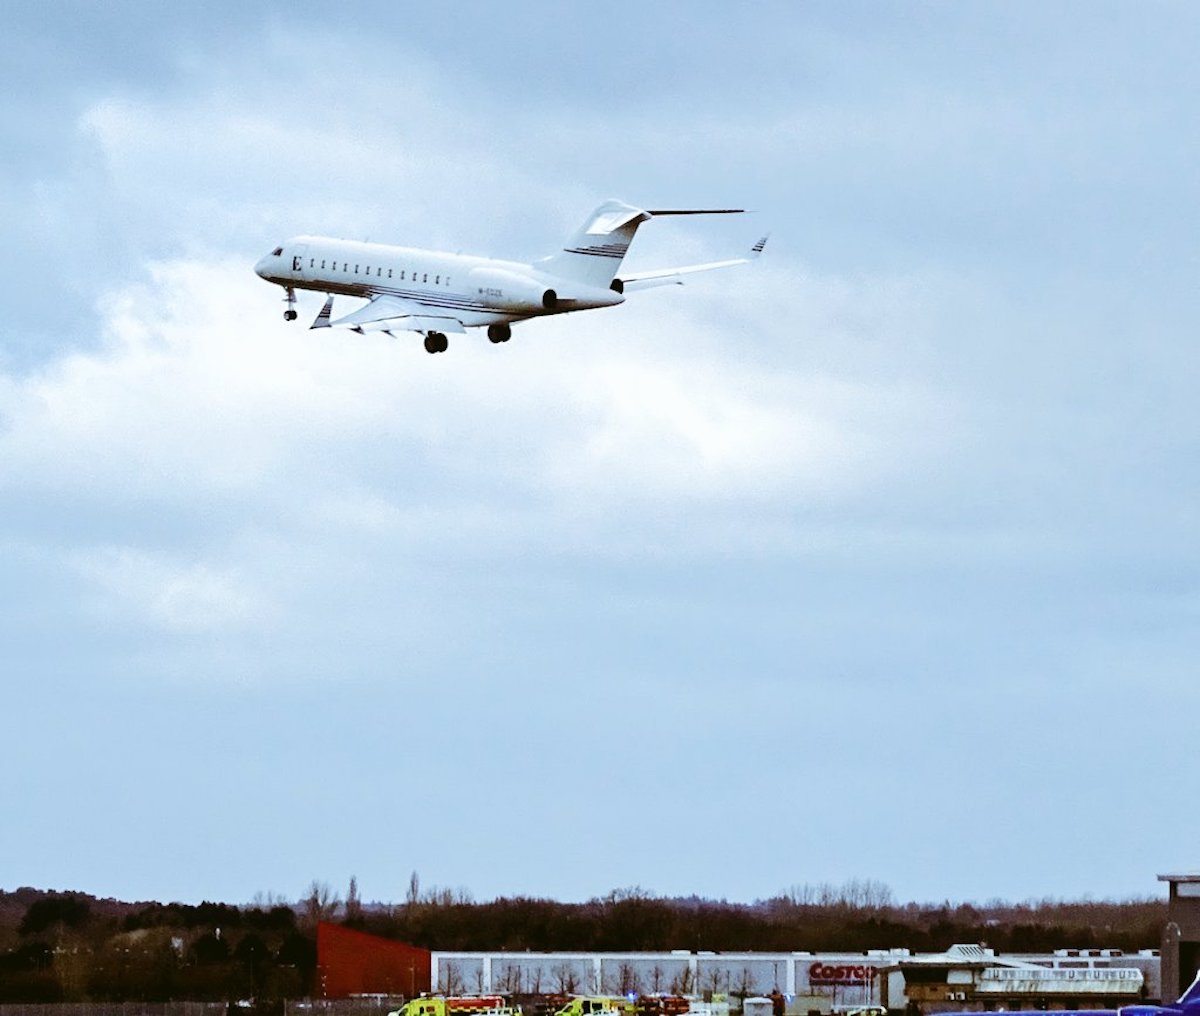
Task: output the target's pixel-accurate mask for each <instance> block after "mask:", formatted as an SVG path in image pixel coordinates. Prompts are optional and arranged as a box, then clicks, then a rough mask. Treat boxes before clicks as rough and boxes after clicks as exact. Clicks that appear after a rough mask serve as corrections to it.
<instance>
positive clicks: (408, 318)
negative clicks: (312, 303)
mask: <svg viewBox="0 0 1200 1016" xmlns="http://www.w3.org/2000/svg"><path fill="white" fill-rule="evenodd" d="M332 312H333V297H332V296H331V297H329V299H327V300H326V301H325V306H324V307H322V308H321V313H320V314H318V315H317V319H316V320H315V321H314V322H313V323H312V326H311V327H312V328H353V329H354V330H355V331H359V332H379V331H383V332H390V331H401V332H465V331H466V329H465V328H464V327H463V323H462V321H460V320H459V319H458V318H457V317H455V316H454V315H453V314H450V313H446V312H441V311H439V310H437V309H436V308H434V307H423V306H421V305H420V304H419V303H412V302H410V301H408V300H401V299H399V298H398V297H395V296H375V297H372V298H371V300H370V301H369V302H368V303H367V304H366V305H365V306H362V307H359V308H358V310H356V311H354V312H352V313H350V314H347V315H345V316H344V317H340V318H338V319H337V320H336V321H331V320H330V318H331V317H332Z"/></svg>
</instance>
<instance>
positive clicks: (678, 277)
mask: <svg viewBox="0 0 1200 1016" xmlns="http://www.w3.org/2000/svg"><path fill="white" fill-rule="evenodd" d="M766 245H767V237H765V236H764V237H763V238H762V239H761V240H759V241H758V243H756V244H755V245H754V246H753V247H751V248H750V252H749V253H748V254H747V255H746V256H745V257H741V258H730V259H729V260H728V261H709V262H708V263H706V264H703V265H684V266H682V267H681V268H660V269H658V270H657V271H653V272H628V273H626V272H621V273H620V274H619V275H618V276H617V278H619V279H620V280H621V287H622V291H623V292H626V293H629V292H633V291H635V290H638V289H651V288H653V287H654V286H682V285H683V276H685V275H694V274H695V273H696V272H711V271H712V270H713V269H715V268H730V267H732V266H733V265H745V264H749V263H750V262H751V261H753V260H755V258H757V257H758V256H759V255H760V254H761V253H762V252H763V248H764V247H765V246H766Z"/></svg>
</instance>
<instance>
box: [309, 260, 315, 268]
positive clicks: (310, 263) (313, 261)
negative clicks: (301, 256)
mask: <svg viewBox="0 0 1200 1016" xmlns="http://www.w3.org/2000/svg"><path fill="white" fill-rule="evenodd" d="M308 267H309V268H316V267H317V259H316V258H309V259H308Z"/></svg>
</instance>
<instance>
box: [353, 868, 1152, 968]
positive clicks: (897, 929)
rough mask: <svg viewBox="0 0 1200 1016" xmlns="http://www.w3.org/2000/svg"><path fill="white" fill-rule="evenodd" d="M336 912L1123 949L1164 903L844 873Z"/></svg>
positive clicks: (363, 916)
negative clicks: (923, 895)
mask: <svg viewBox="0 0 1200 1016" xmlns="http://www.w3.org/2000/svg"><path fill="white" fill-rule="evenodd" d="M864 886H865V887H866V891H864V889H863V887H864ZM340 916H341V919H342V920H343V921H344V922H345V923H347V924H349V925H351V926H353V927H357V928H360V929H362V930H364V931H368V932H371V933H373V934H377V935H382V936H385V937H387V938H394V939H399V940H401V941H405V942H411V943H413V944H415V945H422V946H425V947H427V948H430V949H442V950H447V951H469V950H481V949H504V950H513V951H523V950H527V949H528V950H533V951H554V950H583V951H598V952H608V951H613V952H640V951H651V952H654V951H660V950H670V949H690V950H693V951H695V950H713V951H716V952H743V951H753V952H788V951H792V950H811V951H814V952H815V951H822V950H825V951H849V952H858V951H862V950H866V949H890V948H907V949H911V950H913V951H914V952H937V951H940V950H943V949H946V948H948V947H949V946H951V945H954V944H955V943H958V942H970V943H981V944H986V945H988V946H990V947H992V948H994V949H997V950H999V951H1001V952H1043V951H1049V950H1052V949H1058V948H1100V947H1103V948H1114V949H1122V950H1126V951H1134V950H1137V949H1150V948H1154V949H1156V948H1158V945H1159V939H1160V937H1161V932H1162V927H1163V922H1164V921H1165V919H1166V903H1165V902H1164V901H1160V900H1150V899H1146V900H1132V901H1125V902H1112V901H1101V902H1096V901H1086V902H1060V901H1053V900H1046V901H1041V902H1029V903H1021V904H1009V903H1004V902H1001V901H994V902H991V903H988V904H986V905H982V906H981V905H976V904H965V903H964V904H951V903H948V902H947V903H941V904H917V903H908V904H896V903H894V902H893V901H892V900H891V895H890V893H888V892H887V891H886V889H885V888H884V887H880V886H878V884H877V883H861V882H858V881H854V882H851V883H847V884H846V886H843V887H838V888H837V889H831V888H830V887H817V889H815V890H810V889H809V887H803V888H802V890H800V891H791V892H788V893H784V894H781V895H779V896H777V897H775V898H773V899H768V900H761V901H758V902H756V903H752V904H743V903H729V902H726V901H714V900H706V899H700V898H697V897H692V898H686V899H678V898H674V899H669V898H662V897H657V896H653V895H651V894H649V893H645V892H642V891H640V890H624V891H619V892H614V893H611V894H609V895H608V896H606V897H604V898H602V899H595V900H591V901H589V902H587V903H559V902H556V901H553V900H542V899H530V898H520V897H518V898H506V899H498V900H493V901H490V902H484V903H476V902H473V901H472V900H470V899H469V898H467V897H466V896H465V894H463V893H451V892H446V891H437V890H435V891H433V892H431V893H428V894H425V895H420V894H416V895H414V894H412V893H410V897H409V899H408V900H407V901H406V902H405V903H404V904H402V905H399V906H395V907H388V908H362V907H359V908H357V909H355V910H354V912H353V915H352V916H349V917H347V916H346V915H345V914H341V915H340Z"/></svg>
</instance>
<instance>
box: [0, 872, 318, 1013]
mask: <svg viewBox="0 0 1200 1016" xmlns="http://www.w3.org/2000/svg"><path fill="white" fill-rule="evenodd" d="M14 896H23V897H24V898H25V899H26V900H28V902H27V904H26V906H25V909H24V911H23V912H22V915H21V917H20V919H19V920H15V919H14V911H15V908H14V907H13V905H12V899H11V898H12V897H14ZM6 897H7V898H6ZM0 922H3V923H2V924H0V1002H87V1001H94V1002H101V1001H104V1002H135V1001H136V1002H161V1001H171V1000H182V999H186V1000H194V1001H223V1000H232V999H242V998H272V999H276V998H299V997H303V996H305V995H307V994H309V993H310V992H311V989H312V983H313V977H314V972H315V970H316V960H317V957H316V945H315V940H314V937H313V935H312V934H311V933H309V931H308V930H307V929H304V928H302V927H301V923H300V921H299V919H298V917H297V913H296V911H295V910H294V909H293V908H292V907H290V906H285V905H275V906H270V907H235V906H230V905H228V904H223V903H201V904H199V905H197V906H189V905H186V904H180V903H171V904H166V905H164V904H160V903H143V904H128V903H120V902H117V901H114V900H95V899H93V898H92V897H88V896H85V895H84V894H81V893H63V894H46V893H39V892H37V891H36V890H28V889H23V890H18V891H17V893H9V894H5V893H0Z"/></svg>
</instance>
